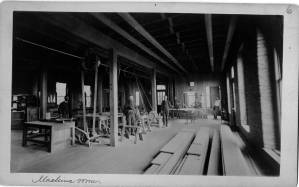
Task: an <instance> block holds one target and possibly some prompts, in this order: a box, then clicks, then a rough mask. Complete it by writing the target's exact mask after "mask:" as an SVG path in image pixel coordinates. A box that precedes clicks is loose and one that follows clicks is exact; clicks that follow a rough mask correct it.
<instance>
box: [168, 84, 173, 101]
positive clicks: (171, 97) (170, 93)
mask: <svg viewBox="0 0 299 187" xmlns="http://www.w3.org/2000/svg"><path fill="white" fill-rule="evenodd" d="M168 86H169V89H168V90H169V101H170V102H171V104H174V101H173V98H174V97H173V79H172V78H170V79H169V81H168Z"/></svg>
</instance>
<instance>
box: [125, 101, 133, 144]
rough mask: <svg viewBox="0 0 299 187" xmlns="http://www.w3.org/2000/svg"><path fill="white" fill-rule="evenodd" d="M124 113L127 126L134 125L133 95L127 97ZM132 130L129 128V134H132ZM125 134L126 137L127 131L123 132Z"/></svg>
mask: <svg viewBox="0 0 299 187" xmlns="http://www.w3.org/2000/svg"><path fill="white" fill-rule="evenodd" d="M125 115H126V121H127V125H128V126H134V125H135V121H136V120H135V107H134V103H133V96H130V97H129V100H128V103H127V105H126V107H125ZM133 133H134V132H133V130H131V134H132V135H133ZM125 136H126V137H127V138H128V137H129V135H128V132H127V131H126V132H125Z"/></svg>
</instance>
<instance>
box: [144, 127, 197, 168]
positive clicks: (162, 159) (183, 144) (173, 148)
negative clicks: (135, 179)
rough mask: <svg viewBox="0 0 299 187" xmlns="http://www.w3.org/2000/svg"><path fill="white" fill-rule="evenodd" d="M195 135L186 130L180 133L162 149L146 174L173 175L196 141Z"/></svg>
mask: <svg viewBox="0 0 299 187" xmlns="http://www.w3.org/2000/svg"><path fill="white" fill-rule="evenodd" d="M194 134H195V132H194V131H192V130H185V129H183V130H182V131H180V132H178V133H177V134H176V135H175V136H174V137H173V138H172V139H171V140H170V141H169V142H168V143H167V144H166V145H164V146H163V147H162V148H161V149H160V152H159V153H158V155H157V156H156V157H155V158H154V159H153V160H152V161H151V164H150V167H148V168H147V169H146V171H145V174H173V173H174V172H175V169H176V168H177V166H178V164H179V163H180V161H181V160H182V159H183V157H184V155H185V154H186V152H187V150H188V148H189V146H190V144H191V142H192V140H193V139H194Z"/></svg>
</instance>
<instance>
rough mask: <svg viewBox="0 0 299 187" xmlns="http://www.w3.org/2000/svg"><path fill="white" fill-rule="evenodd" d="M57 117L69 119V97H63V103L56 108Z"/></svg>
mask: <svg viewBox="0 0 299 187" xmlns="http://www.w3.org/2000/svg"><path fill="white" fill-rule="evenodd" d="M58 112H59V117H61V118H70V106H69V97H68V96H65V97H64V101H63V102H61V103H60V104H59V106H58Z"/></svg>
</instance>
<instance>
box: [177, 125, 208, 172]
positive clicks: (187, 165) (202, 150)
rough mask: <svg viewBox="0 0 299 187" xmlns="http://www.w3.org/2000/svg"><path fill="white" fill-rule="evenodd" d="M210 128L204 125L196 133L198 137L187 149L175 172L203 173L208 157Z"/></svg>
mask: <svg viewBox="0 0 299 187" xmlns="http://www.w3.org/2000/svg"><path fill="white" fill-rule="evenodd" d="M209 136H210V129H209V128H207V127H202V128H200V130H199V131H198V132H197V133H196V137H195V139H194V141H193V142H192V144H191V146H190V148H189V149H188V151H187V154H186V155H185V157H184V159H183V161H182V162H181V164H180V166H179V167H178V168H177V170H176V172H175V174H179V175H203V174H204V166H205V163H206V159H207V153H208V146H209V139H210V137H209Z"/></svg>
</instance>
